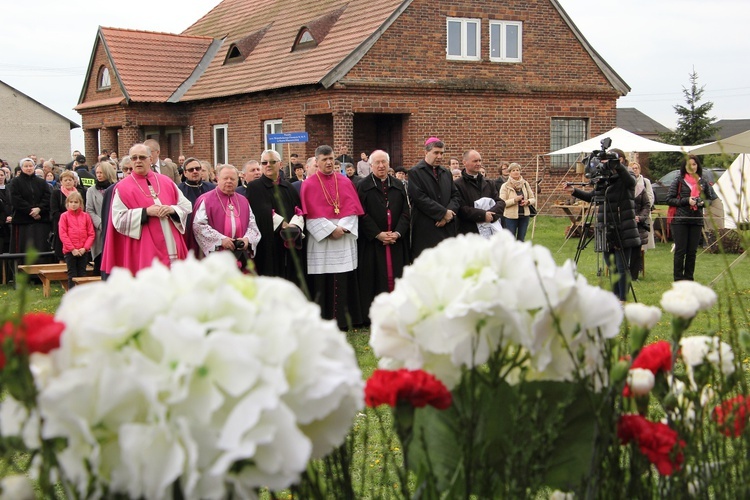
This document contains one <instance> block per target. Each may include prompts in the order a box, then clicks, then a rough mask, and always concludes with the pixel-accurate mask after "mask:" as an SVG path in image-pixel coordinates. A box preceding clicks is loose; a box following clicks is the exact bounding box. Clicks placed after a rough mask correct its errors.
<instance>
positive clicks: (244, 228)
mask: <svg viewBox="0 0 750 500" xmlns="http://www.w3.org/2000/svg"><path fill="white" fill-rule="evenodd" d="M618 154H620V155H621V156H622V157H621V160H622V161H621V162H618V164H617V166H616V168H615V169H614V170H613V175H612V176H611V178H610V179H609V180H608V181H607V182H606V185H605V184H602V192H601V193H599V192H597V189H596V188H595V189H594V190H593V191H584V190H580V189H575V190H574V189H572V187H567V186H566V188H567V189H569V191H570V192H571V193H572V195H573V196H575V197H577V198H581V199H584V200H587V201H591V200H592V199H593V198H594V197H596V196H601V197H602V199H605V200H606V201H607V203H606V204H605V205H604V206H606V207H607V210H608V211H607V212H606V213H605V211H604V210H600V213H599V217H600V219H601V220H602V221H603V222H604V221H606V224H607V227H608V231H609V232H610V234H608V236H609V238H608V241H609V242H610V244H609V246H608V247H607V248H605V249H604V250H603V251H604V252H605V254H606V255H608V256H609V255H610V254H611V256H612V259H613V261H614V263H615V266H616V268H617V271H618V273H619V275H620V281H618V283H617V284H616V286H615V290H614V291H615V293H616V294H618V296H619V297H620V298H621V299H622V300H625V294H626V289H627V286H628V284H629V279H631V278H632V279H637V275H638V269H639V268H640V261H639V259H640V251H638V250H640V249H641V248H648V247H649V246H651V247H652V246H653V232H652V228H651V218H650V213H651V209H652V206H653V201H654V199H653V192H652V190H651V185H650V183H649V182H648V180H647V179H645V178H644V177H643V176H642V175H641V173H640V166H639V165H637V164H633V165H631V166H630V167H628V166H627V162H626V161H624V155H622V153H621V152H618ZM444 155H445V143H444V142H443V141H442V140H440V139H439V138H437V137H430V138H428V139H427V140H426V141H425V143H424V158H423V159H422V160H421V161H419V162H418V163H417V164H416V165H414V166H413V167H411V168H410V169H408V170H407V169H404V168H401V167H397V168H395V169H394V168H392V167H391V161H390V156H389V155H388V153H387V152H386V151H382V150H376V151H373V152H371V153H370V154H367V153H366V152H362V153H361V154H360V160H359V161H358V162H357V164H356V165H355V164H354V160H353V159H352V158H351V157H350V156H349V155H348V154H347V152H346V151H343V152H342V153H341V154H340V155H339V156H336V155H335V153H334V151H333V149H332V148H331V147H330V146H326V145H322V146H319V147H318V148H317V149H316V150H315V155H314V156H312V157H310V158H308V159H307V161H306V162H305V164H304V165H303V164H302V163H300V161H299V158H298V157H297V156H296V155H291V157H290V162H289V163H290V164H289V167H290V168H289V170H288V173H287V174H286V175H285V174H284V170H283V169H282V160H281V157H280V155H279V154H278V153H277V152H276V151H275V150H266V151H263V152H262V154H261V155H260V159H259V160H250V161H248V162H246V163H245V164H244V165H243V166H242V167H241V168H235V167H234V166H233V165H229V164H224V165H218V166H216V168H215V169H214V168H213V167H212V166H211V165H210V164H209V163H208V162H205V161H201V160H199V159H197V158H184V157H182V156H180V157H179V158H178V162H177V163H174V162H171V161H169V160H168V161H164V160H162V159H161V158H160V150H159V144H158V142H156V141H153V140H147V141H145V142H144V143H139V144H135V145H133V146H132V147H131V148H130V150H129V154H128V155H127V156H125V157H124V158H121V159H118V158H117V155H116V154H115V153H111V154H109V153H107V152H103V154H102V155H100V157H99V158H98V161H97V163H96V164H95V165H94V167H93V169H91V168H89V167H88V166H87V165H86V158H85V157H84V156H83V155H80V153H78V152H75V153H74V157H73V162H71V164H68V165H66V167H65V168H64V169H62V171H60V172H58V171H56V170H55V169H54V168H47V167H49V165H47V163H48V162H44V163H43V164H42V167H41V168H39V169H38V164H37V162H36V161H35V159H34V158H32V157H28V158H24V159H23V160H21V161H20V162H19V168H18V172H16V175H15V176H13V177H11V172H10V170H9V169H5V168H4V169H0V222H2V229H3V231H0V238H2V239H0V244H2V245H3V251H4V252H11V253H16V254H20V253H24V252H25V251H26V250H27V249H28V248H30V247H32V246H33V247H35V248H36V249H42V250H51V251H53V252H54V256H55V259H56V260H58V261H64V262H66V264H67V267H68V275H69V279H70V281H69V286H74V282H73V281H72V280H73V278H74V277H77V276H82V275H83V273H85V269H86V265H87V264H88V263H89V262H90V261H93V263H94V266H95V272H96V273H101V275H102V277H103V278H104V279H106V278H107V276H108V275H109V274H110V273H112V271H113V270H114V269H115V268H126V269H128V270H130V271H131V272H132V273H136V272H138V271H139V270H140V269H142V268H144V267H148V266H150V265H152V263H153V261H154V259H157V260H159V261H160V262H162V263H164V264H165V265H170V263H171V262H172V261H174V260H176V259H184V258H186V257H187V256H188V254H190V253H192V254H193V255H194V256H196V257H198V258H201V257H203V256H205V255H208V254H210V253H213V252H231V253H232V254H233V255H234V256H235V258H236V260H237V262H238V266H240V267H242V268H243V269H247V268H250V269H255V272H257V273H258V274H259V275H262V276H278V277H281V278H284V279H287V280H290V281H292V282H294V283H295V284H297V285H298V286H299V287H300V288H302V289H303V290H304V291H306V292H308V293H309V294H310V296H311V297H312V298H313V299H314V300H315V301H316V302H317V303H318V304H319V305H320V306H321V309H322V312H323V315H324V317H325V318H328V319H335V320H336V321H337V322H338V325H339V327H340V328H341V329H346V328H349V327H351V326H359V325H366V324H368V323H369V319H368V311H369V308H370V304H371V303H372V301H373V299H374V297H375V296H376V295H377V294H379V293H381V292H387V291H391V290H393V287H394V282H395V280H396V279H397V278H398V277H400V276H401V274H402V273H403V270H404V267H405V266H406V265H408V264H409V263H410V262H411V261H412V260H413V259H415V258H417V257H418V256H419V255H420V254H421V253H422V252H423V251H425V250H426V249H429V248H431V247H434V246H436V245H437V244H438V243H440V242H441V241H442V240H444V239H446V238H450V237H453V236H456V235H457V234H466V233H478V234H481V235H482V236H485V237H490V236H491V235H492V234H494V233H495V232H498V231H503V230H507V231H510V232H511V233H512V234H513V235H514V237H515V238H517V239H518V240H521V241H523V240H524V239H525V236H526V231H527V228H528V226H529V221H530V219H531V218H532V217H533V216H534V215H536V199H535V192H534V190H533V189H532V187H531V185H530V184H529V182H527V181H526V180H525V179H524V178H523V176H522V175H521V170H522V169H521V166H520V165H519V164H517V163H510V164H503V165H502V167H501V177H500V178H498V179H496V180H491V179H488V178H487V177H486V172H485V168H484V166H483V165H482V155H481V153H480V152H479V151H476V150H473V149H471V150H468V151H466V152H465V153H464V154H463V156H462V158H461V160H459V159H458V158H451V159H450V160H449V164H448V167H449V168H446V167H444V166H443V161H444ZM39 170H40V171H39ZM699 176H700V164H699V163H698V161H697V158H694V157H691V159H690V160H689V161H688V162H687V164H686V165H685V166H684V167H683V175H681V176H680V179H678V180H679V182H676V183H675V185H674V186H672V189H671V190H670V194H669V200H668V203H669V204H670V205H674V206H677V207H679V208H678V210H679V211H680V213H681V216H682V217H681V218H680V222H678V223H676V224H675V225H674V226H673V227H674V229H673V232H674V234H675V244H676V247H677V249H676V251H675V279H676V280H677V279H692V277H693V269H694V265H695V248H696V247H697V237H698V236H696V234H699V232H700V230H699V229H698V230H697V231H696V227H700V226H699V225H700V224H702V218H701V217H699V216H698V208H699V202H700V201H702V199H703V198H709V199H711V198H712V197H715V195H713V194H712V193H713V192H712V190H711V188H710V186H707V185H705V183H703V182H702V181H700V177H699ZM9 179H12V182H10V183H9V182H8V180H9ZM696 179H698V180H696ZM597 186H598V184H597ZM701 205H702V204H701ZM678 260H679V264H678ZM249 263H250V265H248V264H249Z"/></svg>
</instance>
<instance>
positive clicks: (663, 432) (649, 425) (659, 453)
mask: <svg viewBox="0 0 750 500" xmlns="http://www.w3.org/2000/svg"><path fill="white" fill-rule="evenodd" d="M617 436H618V437H619V438H620V441H621V442H622V444H628V443H629V442H630V441H635V442H636V444H638V448H639V449H640V450H641V453H643V454H644V455H646V457H647V458H648V459H649V461H650V462H651V463H652V464H654V465H655V466H656V469H657V470H658V471H659V474H661V475H663V476H669V475H670V474H672V473H673V472H675V471H677V470H679V469H680V467H681V466H682V462H683V460H684V456H683V454H682V449H683V448H684V447H685V441H683V440H681V439H679V436H678V435H677V431H675V430H674V429H671V428H670V427H669V426H668V425H666V424H662V423H660V422H651V421H649V420H646V419H645V418H644V417H642V416H640V415H623V416H621V417H620V421H619V422H618V423H617Z"/></svg>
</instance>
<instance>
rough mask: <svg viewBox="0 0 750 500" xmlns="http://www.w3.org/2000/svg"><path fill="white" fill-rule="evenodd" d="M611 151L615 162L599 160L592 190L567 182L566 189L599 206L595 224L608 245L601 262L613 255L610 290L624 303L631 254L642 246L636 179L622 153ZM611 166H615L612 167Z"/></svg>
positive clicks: (608, 259) (608, 261)
mask: <svg viewBox="0 0 750 500" xmlns="http://www.w3.org/2000/svg"><path fill="white" fill-rule="evenodd" d="M610 152H611V153H614V154H616V155H617V157H618V160H614V159H612V160H608V159H606V158H605V159H602V160H601V161H602V163H601V166H600V168H599V173H600V175H599V176H598V178H595V184H594V190H593V191H583V190H581V189H574V188H573V186H572V185H569V184H567V183H566V184H565V189H566V191H568V192H569V193H571V194H572V195H573V196H575V197H576V198H578V199H581V200H583V201H587V202H589V203H591V202H592V201H597V202H598V203H599V207H598V212H597V222H598V224H599V225H600V226H601V227H603V228H604V230H605V236H606V243H607V246H606V248H604V249H603V250H604V260H605V261H606V262H607V265H608V266H609V263H610V261H611V258H612V254H614V258H615V266H616V267H617V274H618V275H619V279H618V281H617V282H616V283H615V285H614V287H613V290H612V291H613V292H614V293H615V295H617V296H618V297H619V299H620V300H621V301H625V299H626V297H627V291H628V278H629V277H630V269H629V266H630V254H631V252H633V251H639V250H640V247H641V238H640V235H639V234H638V226H637V224H636V222H635V201H634V199H635V177H634V176H633V175H632V174H631V173H630V172H629V171H628V168H627V167H626V166H625V165H624V164H623V162H624V161H625V155H624V154H623V152H622V151H620V150H619V149H611V150H610ZM611 163H614V167H613V166H612V165H611ZM593 180H594V179H592V181H593Z"/></svg>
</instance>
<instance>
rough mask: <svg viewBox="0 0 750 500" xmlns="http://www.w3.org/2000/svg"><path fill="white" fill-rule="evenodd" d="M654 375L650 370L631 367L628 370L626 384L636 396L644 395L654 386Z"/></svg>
mask: <svg viewBox="0 0 750 500" xmlns="http://www.w3.org/2000/svg"><path fill="white" fill-rule="evenodd" d="M654 381H655V377H654V374H653V372H651V370H647V369H645V368H633V369H631V370H629V371H628V386H629V387H630V390H631V391H632V393H633V394H634V395H636V396H645V395H647V394H648V393H649V392H651V389H653V388H654Z"/></svg>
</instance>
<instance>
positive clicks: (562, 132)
mask: <svg viewBox="0 0 750 500" xmlns="http://www.w3.org/2000/svg"><path fill="white" fill-rule="evenodd" d="M551 125H552V126H551V130H550V141H549V142H550V150H551V151H557V150H558V149H562V148H567V147H568V146H572V145H573V144H578V143H579V142H583V141H585V140H586V139H587V138H588V120H587V119H586V118H552V123H551ZM576 160H578V155H577V154H571V155H554V156H551V157H550V163H551V166H552V167H555V168H569V167H570V166H571V165H572V164H573V162H575V161H576Z"/></svg>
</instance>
